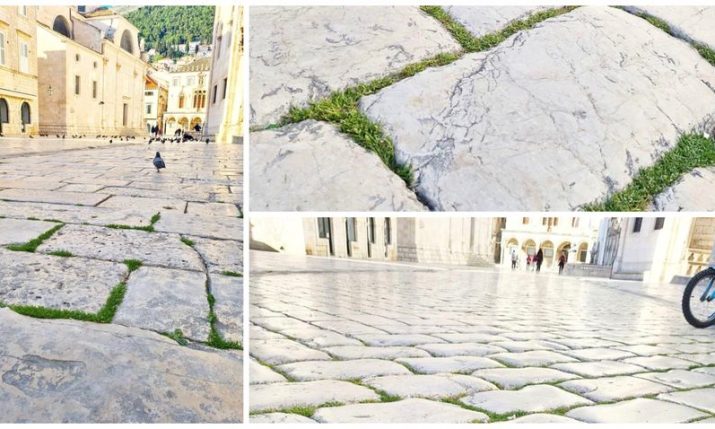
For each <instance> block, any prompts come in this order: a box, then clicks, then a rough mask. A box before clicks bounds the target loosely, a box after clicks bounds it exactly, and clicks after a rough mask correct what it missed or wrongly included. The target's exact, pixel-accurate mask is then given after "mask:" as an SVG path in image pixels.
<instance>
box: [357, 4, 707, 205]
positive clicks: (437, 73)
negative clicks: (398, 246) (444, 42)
mask: <svg viewBox="0 0 715 429" xmlns="http://www.w3.org/2000/svg"><path fill="white" fill-rule="evenodd" d="M564 35H569V37H564ZM574 39H578V40H579V43H578V44H574V43H573V40H574ZM646 52H647V54H646ZM536 65H538V67H537V66H536ZM713 87H715V69H714V68H713V67H712V66H711V65H710V64H709V63H707V62H706V61H705V60H704V59H703V58H701V57H700V56H699V55H698V53H697V52H695V50H693V49H689V48H688V47H687V46H685V45H684V43H683V42H682V41H679V40H677V39H674V38H673V37H671V36H669V35H667V34H666V33H665V32H663V31H662V30H660V29H658V28H656V27H654V26H652V25H650V24H649V23H647V22H646V21H645V20H642V19H640V18H638V17H635V16H633V15H630V14H628V13H627V12H625V11H621V10H618V9H614V8H606V7H581V8H578V9H576V10H575V11H573V12H571V13H569V14H566V15H563V16H560V17H558V18H554V19H550V20H547V21H545V22H543V23H542V24H540V25H538V26H537V27H536V28H534V29H531V30H527V31H523V32H519V33H517V34H515V35H514V36H512V37H510V38H509V39H508V40H507V41H505V42H503V43H502V44H500V45H499V46H497V47H496V48H494V49H492V50H490V51H486V52H482V53H475V54H468V55H465V56H464V57H463V58H462V59H460V60H458V61H456V62H454V63H452V64H450V65H448V66H445V67H439V68H433V69H428V70H426V71H424V72H422V73H419V74H417V75H416V76H414V77H412V78H408V79H405V80H403V81H401V82H399V83H397V84H395V85H392V86H389V87H387V88H385V89H384V90H382V91H380V92H378V93H377V94H375V95H372V96H368V97H365V98H364V99H363V100H362V101H361V108H362V110H363V111H364V112H365V113H366V114H367V115H368V116H369V117H370V118H371V119H373V120H375V121H377V122H379V123H381V124H382V125H383V126H384V128H385V130H386V132H387V133H388V134H389V135H390V136H391V137H392V138H393V140H394V143H395V153H396V159H397V161H398V162H401V163H406V164H409V165H411V166H412V167H413V169H414V170H415V172H416V176H417V180H416V188H415V189H416V192H417V193H418V194H419V195H420V196H421V199H422V200H423V201H427V202H428V204H429V205H430V207H431V208H433V209H436V210H479V209H482V210H485V209H488V210H511V209H513V210H571V209H574V208H577V207H579V206H581V205H583V204H585V203H589V202H592V201H595V200H599V199H601V198H603V197H605V196H606V195H608V194H609V193H611V192H613V191H615V190H616V189H620V188H623V187H625V186H626V185H627V184H628V183H629V182H630V180H631V178H632V177H633V176H634V175H635V174H636V173H637V171H638V169H639V168H641V167H645V166H648V165H651V164H652V163H653V162H654V160H655V159H656V158H657V157H658V156H659V154H661V153H662V152H663V151H665V150H667V149H669V148H672V147H673V145H674V144H675V142H676V140H677V138H678V136H679V135H680V133H681V132H682V131H683V130H690V129H701V127H706V124H707V123H709V125H708V126H707V127H710V126H712V125H713V123H714V122H713V114H714V113H715V111H714V110H715V109H713V107H712V106H713V105H714V104H715V92H714V91H712V90H711V89H710V88H713ZM624 118H627V119H625V120H624ZM545 124H548V125H546V126H545ZM547 183H548V184H549V185H548V186H544V184H547Z"/></svg>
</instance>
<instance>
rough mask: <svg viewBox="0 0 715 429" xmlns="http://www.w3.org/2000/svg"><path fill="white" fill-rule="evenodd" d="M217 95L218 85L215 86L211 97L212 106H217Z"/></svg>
mask: <svg viewBox="0 0 715 429" xmlns="http://www.w3.org/2000/svg"><path fill="white" fill-rule="evenodd" d="M216 93H218V85H214V93H213V95H212V97H211V103H212V104H216Z"/></svg>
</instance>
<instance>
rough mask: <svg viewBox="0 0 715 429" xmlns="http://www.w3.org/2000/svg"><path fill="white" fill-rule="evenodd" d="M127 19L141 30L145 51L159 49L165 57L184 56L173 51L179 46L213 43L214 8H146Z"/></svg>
mask: <svg viewBox="0 0 715 429" xmlns="http://www.w3.org/2000/svg"><path fill="white" fill-rule="evenodd" d="M124 16H125V17H126V18H127V19H128V20H129V21H130V22H131V23H132V24H134V25H135V26H136V27H137V28H138V29H139V37H140V38H144V39H145V43H146V45H145V49H146V50H149V49H151V48H156V50H157V51H158V52H159V54H161V55H162V56H164V57H170V58H176V57H180V56H182V55H184V54H185V53H184V52H177V51H176V50H175V49H174V48H173V47H174V46H176V45H178V44H182V43H187V42H197V41H198V42H201V43H211V34H212V32H213V22H214V7H213V6H144V7H141V8H139V9H134V10H132V11H129V12H127V13H126V14H125V15H124Z"/></svg>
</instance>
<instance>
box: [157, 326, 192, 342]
mask: <svg viewBox="0 0 715 429" xmlns="http://www.w3.org/2000/svg"><path fill="white" fill-rule="evenodd" d="M162 335H164V336H166V337H169V338H171V339H172V340H174V341H176V342H177V343H179V344H180V345H182V346H185V345H188V344H189V341H188V340H187V339H186V337H185V336H184V333H183V332H181V329H177V330H175V331H174V332H165V333H163V334H162Z"/></svg>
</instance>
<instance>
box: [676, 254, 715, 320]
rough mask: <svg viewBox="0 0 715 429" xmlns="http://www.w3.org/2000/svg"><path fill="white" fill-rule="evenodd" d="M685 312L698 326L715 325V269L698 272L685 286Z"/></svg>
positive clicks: (687, 318) (687, 317)
mask: <svg viewBox="0 0 715 429" xmlns="http://www.w3.org/2000/svg"><path fill="white" fill-rule="evenodd" d="M683 314H684V315H685V320H687V321H688V323H690V324H691V325H693V326H695V327H696V328H707V327H708V326H712V325H715V269H712V268H708V269H707V270H704V271H701V272H699V273H697V274H696V275H695V276H693V278H691V279H690V281H689V282H688V284H687V286H685V292H684V293H683Z"/></svg>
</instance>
